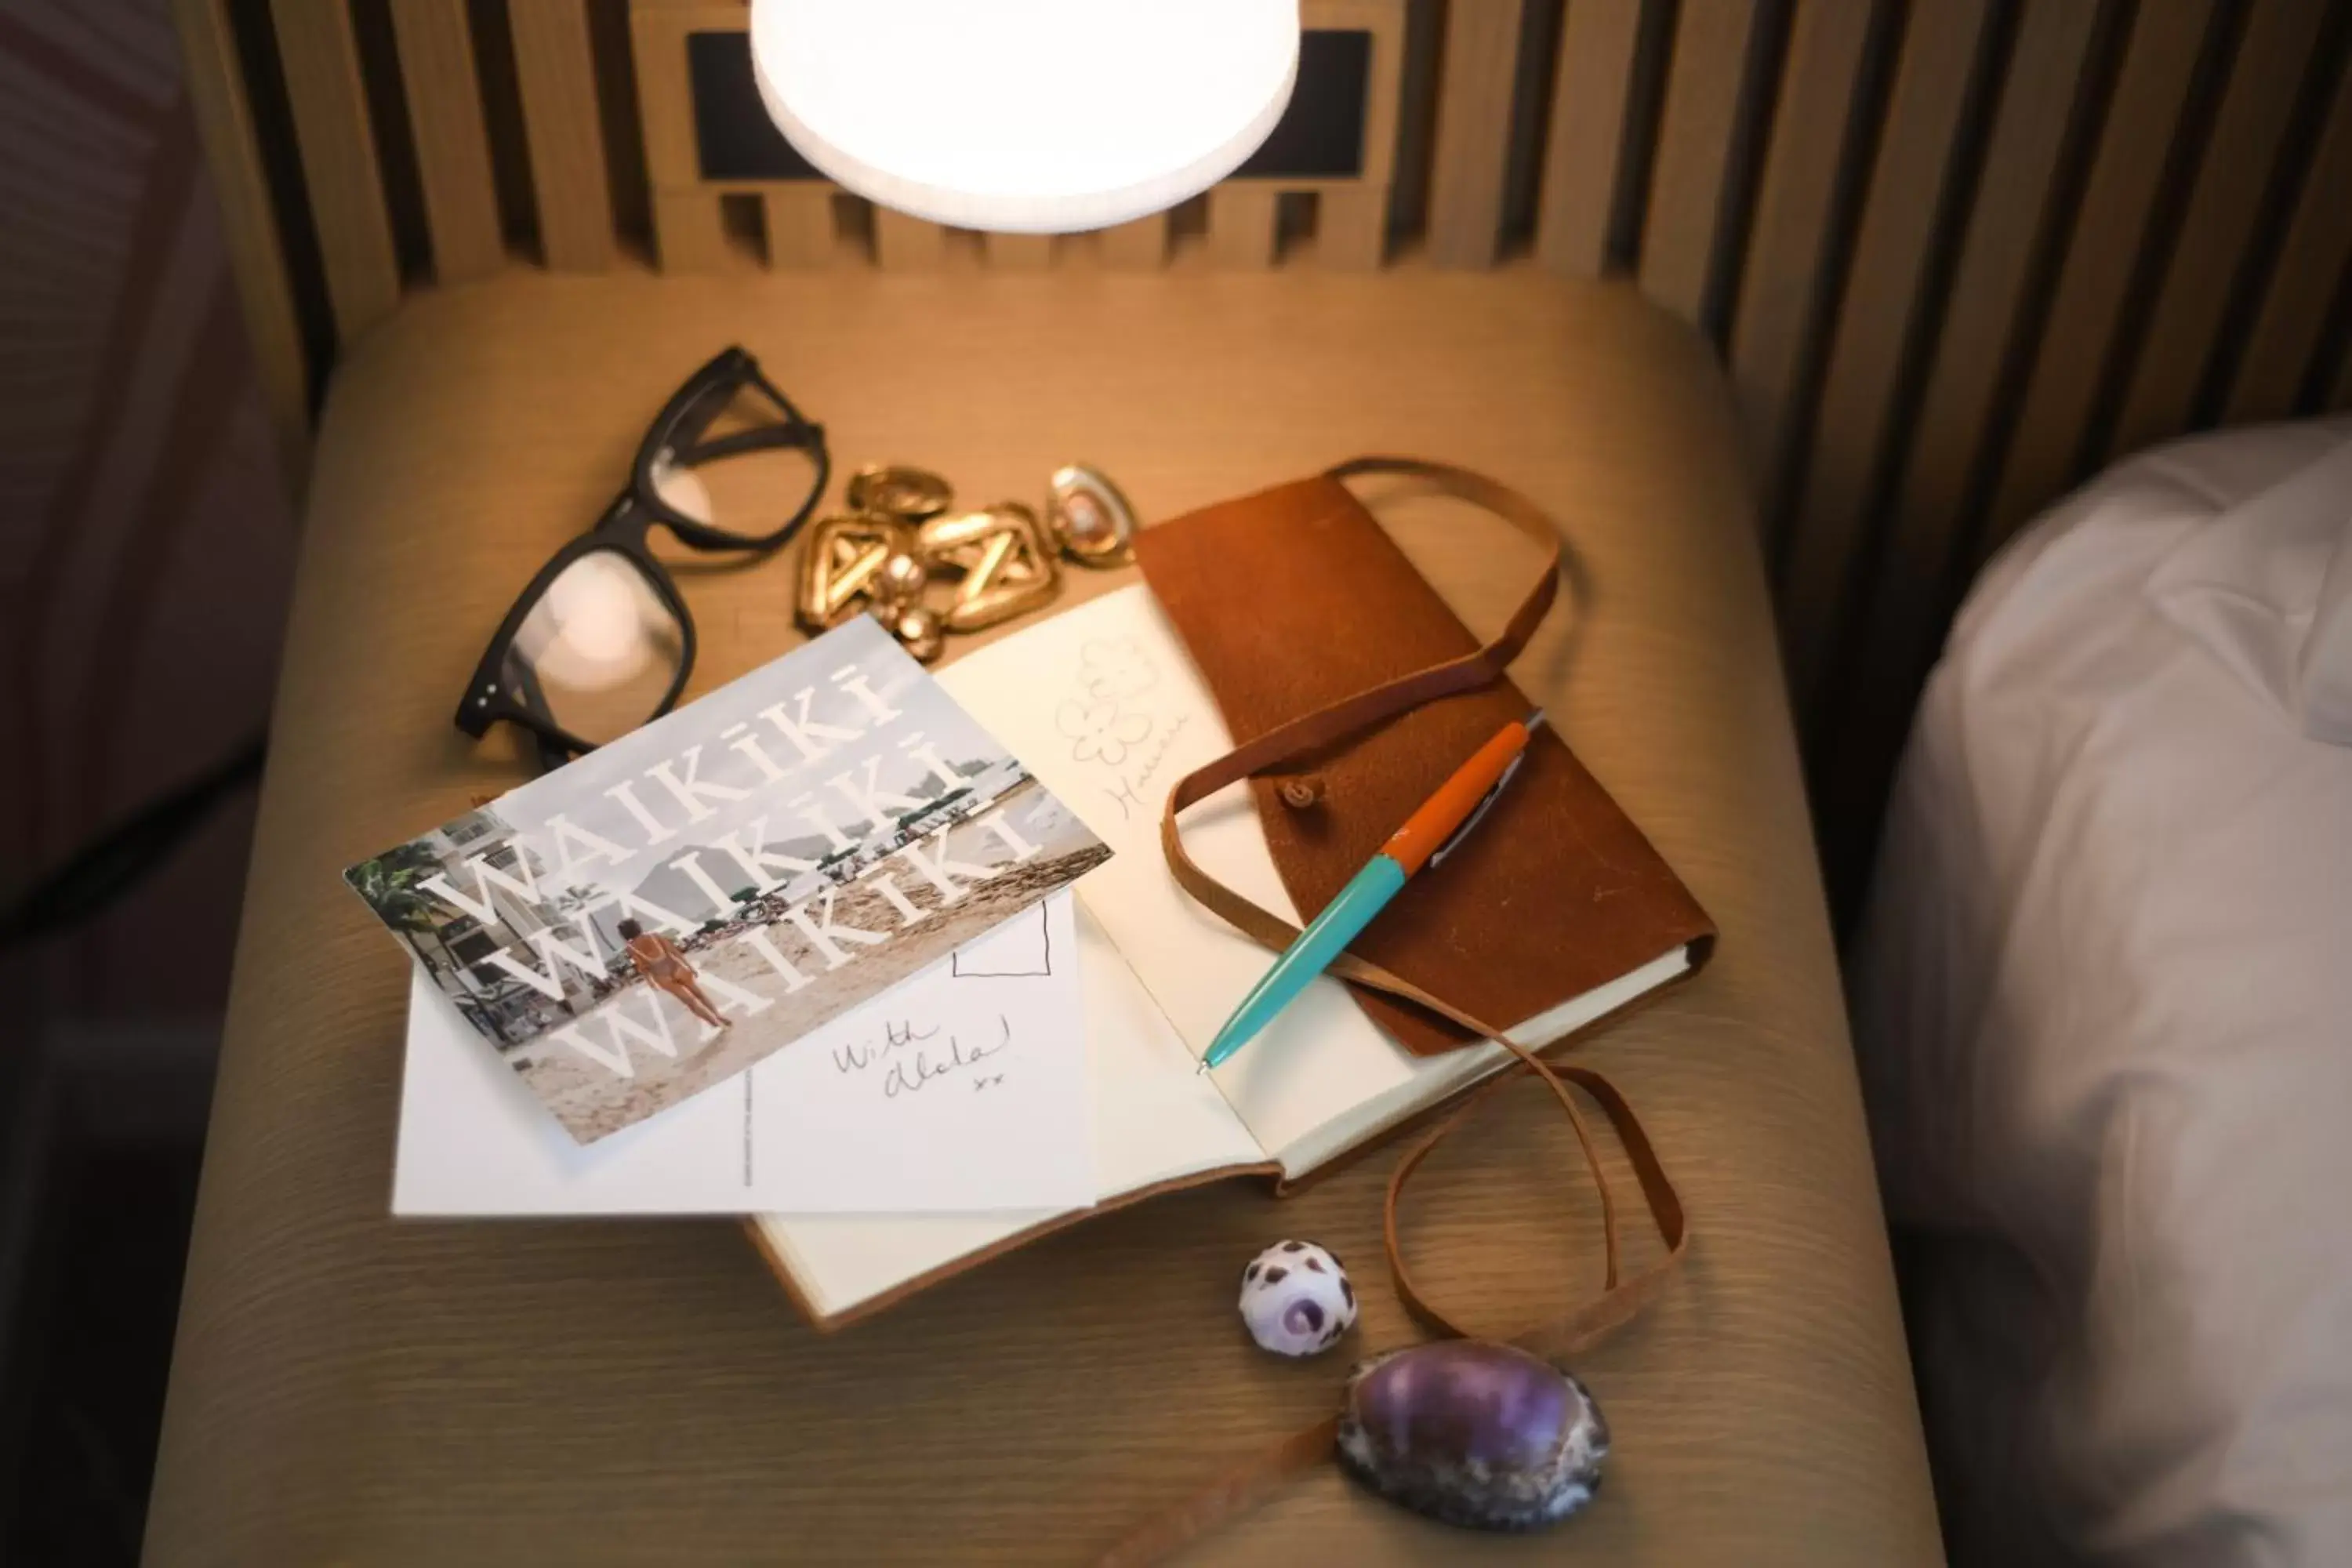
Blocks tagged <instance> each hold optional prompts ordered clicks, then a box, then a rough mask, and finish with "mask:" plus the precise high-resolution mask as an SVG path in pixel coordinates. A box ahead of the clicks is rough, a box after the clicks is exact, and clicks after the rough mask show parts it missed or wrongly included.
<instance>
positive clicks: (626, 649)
mask: <svg viewBox="0 0 2352 1568" xmlns="http://www.w3.org/2000/svg"><path fill="white" fill-rule="evenodd" d="M685 658H686V634H685V629H684V628H683V627H682V626H679V625H678V620H677V616H676V615H675V614H673V613H672V612H671V610H670V608H669V606H668V605H667V604H666V603H664V602H663V600H662V597H661V595H659V594H658V593H657V592H656V590H655V588H654V585H653V584H652V582H651V581H649V580H648V579H647V578H646V574H645V573H644V572H643V571H641V570H640V569H639V568H638V566H637V564H636V563H635V562H634V561H632V560H630V559H629V557H627V556H626V555H624V554H621V553H620V552H617V551H611V550H598V551H593V552H590V553H588V554H586V555H583V556H582V557H580V559H579V560H577V561H574V562H573V563H572V564H570V565H569V566H566V567H565V568H564V569H563V571H562V573H561V574H559V575H558V576H557V577H556V579H555V580H554V581H553V582H551V583H550V584H548V585H547V591H546V592H545V593H543V594H541V595H540V596H539V599H538V601H537V602H536V603H534V604H533V605H531V607H530V612H529V613H528V614H527V615H526V616H524V617H523V623H522V626H521V628H520V630H519V631H517V632H516V634H515V637H514V642H513V645H512V646H511V647H509V649H508V651H507V657H506V665H505V668H504V669H503V670H501V672H500V679H502V680H503V681H504V682H505V684H506V687H507V689H508V690H509V691H510V692H512V693H513V694H514V695H515V697H516V698H517V699H518V700H520V701H521V702H523V703H524V704H525V705H527V706H529V707H530V708H532V709H534V710H537V711H538V712H539V713H540V714H541V717H543V718H545V719H547V720H549V721H552V722H553V723H555V724H558V725H560V726H562V728H563V729H565V730H567V731H571V732H572V734H574V735H576V736H578V737H579V738H580V739H581V740H583V741H586V742H589V743H590V744H592V745H599V746H601V745H603V744H604V743H605V742H608V741H614V740H618V739H619V738H620V737H621V736H623V735H625V734H627V733H628V732H629V731H632V730H634V729H635V728H636V727H637V726H638V725H640V724H643V723H645V722H646V721H647V720H649V719H651V718H652V717H653V716H654V713H655V711H656V710H657V709H658V708H659V707H660V706H661V701H662V699H663V698H664V697H666V696H667V695H668V694H669V689H670V683H671V682H672V681H673V680H675V679H677V672H678V669H679V667H680V666H681V665H682V664H683V663H684V662H685Z"/></svg>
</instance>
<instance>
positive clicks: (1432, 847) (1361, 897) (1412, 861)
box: [1201, 709, 1543, 1072]
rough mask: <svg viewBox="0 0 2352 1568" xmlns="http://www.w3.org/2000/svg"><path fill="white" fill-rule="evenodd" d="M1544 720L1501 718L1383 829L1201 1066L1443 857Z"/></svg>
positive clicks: (1283, 1002) (1213, 1062)
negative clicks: (1381, 838)
mask: <svg viewBox="0 0 2352 1568" xmlns="http://www.w3.org/2000/svg"><path fill="white" fill-rule="evenodd" d="M1542 726H1543V710H1541V709H1538V710H1536V711H1535V712H1533V713H1530V714H1528V716H1527V717H1526V718H1525V719H1522V720H1518V721H1515V722H1513V723H1510V724H1507V725H1505V726H1504V728H1503V730H1502V731H1501V733H1499V734H1497V735H1496V737H1495V738H1494V739H1493V740H1491V741H1489V742H1486V744H1485V745H1483V746H1481V747H1479V748H1478V749H1477V750H1476V751H1475V752H1472V753H1471V754H1470V759H1469V760H1468V761H1467V762H1465V763H1463V764H1462V765H1461V766H1460V767H1458V768H1456V769H1454V775H1453V776H1452V777H1451V778H1449V779H1447V780H1446V781H1445V782H1444V784H1440V785H1438V786H1437V793H1436V794H1434V795H1431V796H1430V797H1429V798H1428V799H1427V800H1425V801H1423V802H1422V804H1421V805H1420V806H1419V807H1418V808H1417V809H1416V810H1415V811H1414V812H1413V814H1412V816H1408V817H1406V818H1405V819H1404V826H1402V827H1400V828H1398V829H1397V830H1396V831H1395V832H1394V833H1392V834H1391V835H1390V836H1389V840H1388V842H1387V843H1385V844H1383V845H1381V848H1380V852H1379V853H1378V854H1376V855H1374V856H1373V857H1372V858H1370V860H1368V861H1366V862H1365V863H1364V868H1363V869H1362V870H1360V871H1359V872H1357V873H1356V874H1355V876H1354V877H1353V878H1351V879H1349V882H1348V885H1347V886H1346V887H1344V888H1342V889H1339V892H1338V894H1337V895H1335V896H1334V897H1333V898H1332V900H1331V901H1330V902H1329V903H1328V904H1326V905H1324V906H1323V911H1322V913H1320V914H1318V915H1317V916H1316V917H1315V918H1314V919H1313V920H1311V921H1307V929H1306V930H1304V931H1300V932H1299V933H1298V938H1297V941H1295V942H1292V943H1291V944H1290V945H1289V946H1288V947H1286V948H1285V949H1284V950H1283V952H1282V956H1280V957H1279V958H1277V959H1276V960H1275V961H1274V967H1273V968H1271V969H1269V970H1267V971H1266V972H1265V978H1264V979H1262V980H1260V981H1259V982H1258V983H1257V984H1256V985H1255V987H1253V988H1252V990H1251V991H1250V994H1248V995H1247V996H1244V998H1242V1005H1240V1006H1239V1007H1236V1008H1235V1009H1234V1016H1232V1017H1230V1018H1228V1019H1226V1020H1225V1026H1224V1027H1223V1028H1222V1029H1219V1030H1218V1031H1217V1037H1216V1038H1215V1039H1214V1040H1212V1041H1211V1042H1210V1043H1209V1050H1208V1054H1207V1055H1206V1056H1204V1057H1202V1058H1201V1070H1202V1071H1203V1072H1206V1071H1207V1070H1208V1069H1209V1068H1213V1067H1218V1066H1221V1065H1222V1064H1223V1063H1224V1062H1225V1061H1226V1059H1227V1058H1231V1057H1232V1056H1233V1054H1234V1052H1235V1051H1238V1050H1240V1049H1241V1048H1242V1047H1244V1045H1247V1044H1248V1043H1249V1041H1250V1040H1251V1039H1252V1038H1253V1037H1255V1035H1256V1034H1257V1033H1258V1031H1260V1030H1261V1029H1264V1028H1265V1026H1267V1025H1268V1024H1270V1023H1272V1022H1273V1021H1274V1018H1275V1016H1276V1014H1278V1013H1280V1012H1281V1011H1282V1010H1283V1009H1284V1008H1285V1007H1286V1006H1288V1005H1290V1004H1291V1002H1292V1000H1293V999H1295V998H1296V997H1297V994H1299V993H1300V992H1301V991H1304V990H1305V989H1307V982H1309V981H1311V980H1313V979H1314V978H1315V977H1316V976H1317V975H1318V974H1320V973H1323V971H1324V970H1325V969H1326V968H1327V967H1328V966H1329V964H1330V963H1331V961H1332V960H1333V959H1335V958H1337V957H1338V956H1339V954H1340V953H1341V952H1343V951H1345V950H1346V948H1347V945H1348V944H1349V942H1353V941H1355V940H1356V937H1357V935H1358V933H1360V931H1363V929H1364V928H1365V927H1366V926H1368V925H1370V924H1371V923H1372V918H1373V917H1374V916H1376V915H1378V914H1379V913H1380V912H1381V910H1383V909H1385V908H1387V907H1388V902H1389V900H1391V899H1393V898H1395V897H1396V896H1397V894H1398V893H1399V892H1400V891H1401V890H1402V889H1403V887H1404V885H1405V882H1406V880H1407V879H1409V878H1411V877H1412V874H1413V873H1414V872H1416V871H1418V870H1420V869H1421V868H1423V866H1427V865H1433V864H1435V863H1436V862H1437V861H1439V860H1442V859H1444V858H1445V856H1446V854H1447V853H1448V852H1450V851H1451V850H1452V849H1453V847H1454V845H1456V844H1458V843H1459V842H1461V840H1462V838H1463V836H1464V835H1465V834H1467V833H1468V832H1469V831H1470V829H1471V828H1472V827H1474V826H1476V825H1477V822H1478V819H1479V818H1480V817H1482V816H1485V815H1486V808H1487V807H1488V806H1491V805H1494V804H1495V797H1496V795H1500V794H1501V793H1502V790H1503V786H1504V785H1505V784H1508V783H1509V782H1510V779H1511V775H1512V774H1513V773H1517V771H1518V768H1519V764H1520V763H1522V762H1524V761H1526V760H1527V748H1528V742H1529V741H1530V740H1532V739H1533V738H1534V736H1535V732H1536V731H1538V729H1540V728H1542Z"/></svg>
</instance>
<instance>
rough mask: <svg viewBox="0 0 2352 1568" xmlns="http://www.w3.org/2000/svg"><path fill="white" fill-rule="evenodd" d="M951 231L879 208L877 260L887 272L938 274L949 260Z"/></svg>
mask: <svg viewBox="0 0 2352 1568" xmlns="http://www.w3.org/2000/svg"><path fill="white" fill-rule="evenodd" d="M947 248H948V231H947V230H946V229H944V228H941V227H940V226H939V225H938V224H935V223H925V222H924V221H923V220H922V219H921V218H919V217H908V216H907V215H906V214H905V213H902V212H898V211H895V210H893V209H892V208H889V207H886V206H882V205H876V207H875V208H874V258H875V260H876V261H877V262H878V263H879V264H880V265H881V268H882V269H883V270H884V271H885V272H936V271H938V270H939V269H940V266H941V264H942V263H944V262H945V261H946V259H947Z"/></svg>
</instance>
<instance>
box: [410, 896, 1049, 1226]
mask: <svg viewBox="0 0 2352 1568" xmlns="http://www.w3.org/2000/svg"><path fill="white" fill-rule="evenodd" d="M1076 954H1077V940H1076V927H1075V916H1074V911H1073V905H1072V895H1071V894H1069V893H1068V892H1063V893H1059V894H1056V895H1055V896H1053V897H1051V898H1048V899H1046V900H1044V901H1043V902H1041V903H1038V904H1036V905H1034V906H1033V907H1032V908H1030V909H1029V910H1024V912H1023V913H1021V914H1020V915H1017V916H1015V917H1014V918H1013V919H1012V920H1011V921H1006V922H1005V923H1004V924H1003V925H1001V926H999V927H997V928H996V929H995V930H993V931H990V932H989V933H988V934H987V935H985V936H983V937H981V938H979V939H977V940H975V941H973V942H968V943H966V944H965V945H964V946H963V947H961V948H960V949H958V950H957V951H956V952H955V954H954V956H953V957H952V958H950V959H944V960H942V961H940V963H937V964H935V965H933V966H932V967H931V968H929V969H927V970H925V971H923V972H922V973H919V974H917V975H914V976H913V977H911V978H909V979H908V980H906V981H904V982H903V983H901V984H898V985H897V986H895V987H893V988H892V989H890V990H889V991H887V992H885V993H884V994H881V995H880V996H878V997H877V998H875V999H874V1000H873V1001H871V1002H868V1003H866V1005H863V1006H860V1007H857V1008H856V1009H854V1010H853V1011H851V1012H848V1013H845V1014H844V1015H842V1016H840V1017H838V1018H835V1020H833V1021H832V1022H831V1023H830V1024H828V1025H826V1026H824V1027H823V1028H821V1029H818V1030H817V1031H815V1032H814V1033H812V1034H810V1035H807V1036H804V1037H803V1038H801V1039H799V1040H797V1041H794V1042H793V1044H792V1045H790V1046H787V1047H784V1048H783V1049H782V1050H780V1051H777V1052H775V1053H774V1054H773V1055H772V1056H770V1057H769V1058H767V1059H766V1060H764V1061H762V1062H761V1063H760V1064H759V1065H758V1066H756V1067H754V1068H751V1070H750V1071H748V1072H745V1073H742V1074H740V1075H739V1076H738V1077H737V1078H736V1079H733V1080H732V1081H730V1082H728V1083H724V1084H721V1085H719V1087H717V1088H714V1089H709V1090H708V1091H706V1092H704V1093H702V1094H698V1095H696V1096H695V1097H694V1098H692V1099H690V1100H687V1101H685V1102H684V1103H683V1104H680V1105H678V1106H677V1107H676V1108H674V1109H672V1110H667V1111H665V1112H663V1113H661V1114H659V1115H657V1116H654V1117H651V1118H649V1119H647V1120H646V1121H642V1122H639V1123H637V1124H636V1125H634V1126H631V1127H627V1128H624V1129H623V1130H622V1131H618V1132H615V1133H614V1134H613V1135H611V1136H610V1137H608V1138H605V1139H603V1140H601V1141H599V1142H596V1143H593V1144H590V1145H584V1146H583V1145H582V1144H579V1143H575V1142H572V1139H571V1138H569V1137H568V1136H566V1135H565V1134H564V1132H563V1131H562V1128H561V1127H559V1126H557V1125H555V1124H554V1123H553V1122H552V1121H550V1120H549V1119H548V1117H547V1116H546V1114H545V1112H544V1111H542V1110H539V1108H538V1106H537V1104H536V1102H535V1101H534V1100H533V1099H532V1097H531V1095H530V1091H529V1090H528V1089H526V1088H524V1086H523V1085H521V1084H520V1083H518V1082H516V1081H515V1077H514V1074H513V1072H512V1071H511V1070H509V1069H508V1068H504V1067H502V1066H500V1065H499V1063H498V1062H497V1061H496V1059H495V1058H491V1057H490V1056H489V1055H488V1053H487V1052H484V1051H483V1050H481V1048H480V1043H479V1041H478V1039H476V1038H475V1037H473V1036H472V1034H471V1031H469V1030H468V1029H467V1026H466V1025H465V1024H464V1023H463V1022H462V1021H461V1020H459V1019H458V1018H457V1017H456V1016H454V1014H452V1013H450V1012H449V1009H448V1004H447V1002H446V999H444V998H443V997H442V996H441V995H440V994H439V993H437V992H436V991H435V990H433V989H432V987H431V985H430V984H429V983H422V984H419V985H417V986H416V987H415V989H414V991H413V993H412V995H411V998H410V1026H409V1051H408V1066H407V1072H406V1080H405V1082H404V1085H403V1091H402V1112H401V1130H400V1162H399V1171H398V1175H397V1179H396V1182H395V1184H394V1204H393V1207H394V1213H397V1214H408V1215H460V1214H753V1213H769V1214H785V1215H794V1214H800V1215H823V1214H877V1213H888V1214H905V1215H916V1214H953V1213H971V1212H996V1211H1003V1210H1029V1209H1066V1208H1071V1207H1076V1206H1080V1205H1085V1204H1087V1203H1090V1202H1092V1201H1093V1200H1094V1197H1095V1194H1096V1185H1095V1171H1094V1155H1093V1150H1092V1142H1091V1136H1090V1131H1089V1126H1088V1121H1089V1099H1088V1088H1087V1059H1086V1023H1085V1017H1084V1003H1083V999H1082V996H1081V993H1080V989H1079V978H1078V965H1077V962H1076Z"/></svg>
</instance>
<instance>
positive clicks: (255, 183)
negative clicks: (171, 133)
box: [172, 0, 310, 495]
mask: <svg viewBox="0 0 2352 1568" xmlns="http://www.w3.org/2000/svg"><path fill="white" fill-rule="evenodd" d="M172 12H173V20H174V21H175V22H176V23H177V24H178V26H179V32H180V50H181V54H182V55H183V57H184V58H185V59H186V61H187V66H186V70H185V73H184V80H185V81H186V84H187V94H188V103H189V108H190V110H192V111H193V113H194V119H195V122H196V134H197V135H198V136H199V137H201V138H202V139H203V141H204V144H205V162H206V163H207V164H208V165H209V166H210V168H211V171H212V186H213V199H214V200H215V202H217V203H218V204H219V206H220V213H221V227H222V231H223V235H224V237H225V238H226V242H227V245H228V256H229V268H230V270H231V272H232V273H233V274H234V275H235V276H236V292H237V300H238V303H240V304H241V305H242V306H243V307H244V308H245V330H246V335H247V337H249V338H250V339H251V340H252V342H253V358H254V366H255V370H256V372H257V374H258V376H259V377H260V381H261V393H262V401H263V403H264V404H265V405H266V406H267V407H268V411H269V422H270V426H271V427H272V429H273V431H274V432H275V434H276V436H277V437H278V464H279V468H280V470H281V471H282V472H283V474H284V476H285V479H286V483H287V489H288V491H289V493H290V494H296V495H299V492H300V490H301V489H302V476H303V475H304V474H305V473H306V472H307V471H308V470H309V468H310V392H309V388H310V375H309V374H308V369H307V366H306V364H305V362H304V359H303V353H302V331H301V324H300V321H299V318H298V317H297V316H296V315H295V312H294V289H293V285H292V283H291V282H290V281H289V279H288V278H287V275H286V258H285V253H284V252H283V251H282V250H281V249H280V248H279V247H280V244H281V241H280V238H279V236H278V218H277V215H276V213H275V212H273V211H272V210H271V207H270V205H269V182H268V176H267V175H266V174H264V173H263V172H262V166H261V145H260V143H259V142H258V141H257V140H256V139H255V136H254V133H253V111H252V107H251V105H250V103H249V102H248V101H247V97H246V90H245V74H244V70H243V68H242V67H241V66H240V65H239V63H238V60H237V55H236V39H235V37H233V36H232V35H231V34H230V32H229V21H228V10H227V3H226V0H172Z"/></svg>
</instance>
